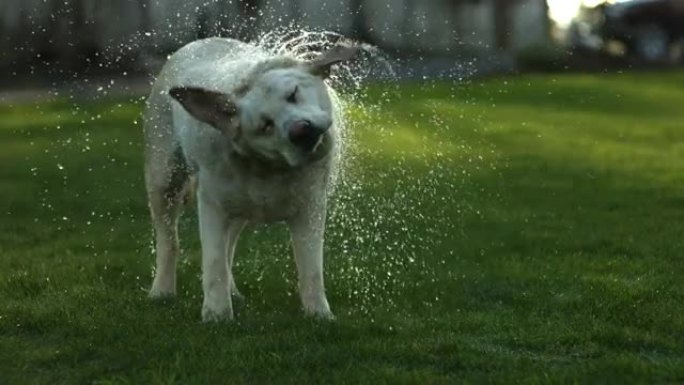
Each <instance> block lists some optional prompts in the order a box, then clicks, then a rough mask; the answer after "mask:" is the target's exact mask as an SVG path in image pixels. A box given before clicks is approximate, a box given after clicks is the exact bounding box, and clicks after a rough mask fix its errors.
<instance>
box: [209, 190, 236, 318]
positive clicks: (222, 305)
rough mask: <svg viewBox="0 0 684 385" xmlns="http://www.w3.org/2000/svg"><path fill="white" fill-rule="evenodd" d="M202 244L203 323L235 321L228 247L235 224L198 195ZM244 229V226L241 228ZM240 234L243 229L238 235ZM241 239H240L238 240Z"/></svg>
mask: <svg viewBox="0 0 684 385" xmlns="http://www.w3.org/2000/svg"><path fill="white" fill-rule="evenodd" d="M198 197H199V199H198V212H199V226H200V241H201V243H202V289H203V291H204V302H203V304H202V320H203V321H205V322H206V321H218V320H223V319H232V318H233V303H232V300H231V297H230V290H231V286H232V282H231V280H232V278H233V274H232V273H231V272H230V271H229V269H230V268H231V266H230V264H229V263H227V262H228V261H227V260H226V245H227V243H226V242H227V240H228V238H230V234H232V233H233V232H235V231H233V232H231V231H230V229H231V227H235V226H231V222H230V221H229V220H228V218H227V216H226V214H225V212H224V211H223V210H222V208H221V207H217V205H215V204H212V203H210V202H208V201H207V200H206V199H205V198H203V197H202V194H198ZM239 225H240V227H239V228H241V227H242V224H239ZM237 232H239V229H238V231H237ZM235 238H237V237H235Z"/></svg>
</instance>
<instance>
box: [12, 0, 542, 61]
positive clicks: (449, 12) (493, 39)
mask: <svg viewBox="0 0 684 385" xmlns="http://www.w3.org/2000/svg"><path fill="white" fill-rule="evenodd" d="M293 24H296V25H299V26H302V27H304V28H313V29H325V30H333V31H337V32H340V33H342V34H344V35H348V36H351V37H355V38H357V39H359V40H362V41H366V42H369V43H371V44H374V45H377V46H378V47H380V48H381V49H383V50H385V51H386V52H389V53H390V54H391V55H396V56H400V57H441V58H455V57H459V58H467V57H478V56H482V55H485V56H487V55H488V57H506V56H507V55H508V56H510V54H512V53H515V52H516V51H519V50H521V49H524V48H526V47H528V46H532V45H539V44H545V43H547V42H548V39H549V21H548V8H547V4H546V0H385V1H373V0H327V1H326V0H276V1H273V0H241V1H238V0H232V1H231V0H22V1H14V0H2V1H1V2H0V52H2V54H1V55H0V68H5V69H7V68H13V69H14V70H15V71H20V70H22V69H27V68H28V69H35V68H37V66H46V67H50V66H52V67H54V68H70V69H74V70H77V69H79V68H81V67H83V66H89V67H93V66H95V67H98V66H99V67H103V68H104V67H109V68H114V67H127V66H128V67H130V66H133V67H137V68H139V69H142V68H144V67H146V66H148V65H149V63H150V62H151V61H150V60H148V59H149V58H150V57H153V56H155V55H165V54H167V53H169V52H172V51H173V50H175V49H176V48H178V47H180V46H181V45H183V44H185V43H187V42H189V41H191V40H193V39H196V38H198V37H205V36H216V35H220V36H233V37H238V38H242V39H250V38H254V37H255V36H257V35H258V34H259V33H260V32H263V31H268V30H271V29H273V28H276V27H282V26H287V25H293Z"/></svg>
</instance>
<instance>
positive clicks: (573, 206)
mask: <svg viewBox="0 0 684 385" xmlns="http://www.w3.org/2000/svg"><path fill="white" fill-rule="evenodd" d="M683 85H684V72H670V73H661V74H629V73H628V74H615V75H544V76H522V77H516V78H502V79H490V80H485V81H477V82H474V83H472V84H446V83H436V84H429V85H425V84H423V85H419V84H413V85H411V84H406V85H401V86H398V87H396V86H392V88H390V89H389V92H387V89H384V88H382V87H381V86H374V87H372V88H371V89H370V90H369V93H368V95H367V96H366V99H365V100H366V102H365V105H366V107H364V108H361V107H359V105H358V104H357V105H353V106H352V107H351V108H352V112H351V115H352V118H353V120H354V122H355V123H354V124H353V126H352V127H351V128H350V132H351V135H350V136H351V139H350V143H351V145H350V146H349V151H348V154H349V157H348V159H349V160H348V163H347V166H346V168H345V173H344V175H343V178H342V182H340V184H339V186H338V189H337V196H336V201H335V203H334V205H333V207H332V214H331V218H330V223H329V225H328V231H327V238H326V239H327V244H326V280H327V288H328V295H329V299H330V301H331V305H332V307H333V311H334V312H335V313H336V315H337V317H338V320H337V321H336V322H334V323H328V322H320V321H316V320H311V319H307V318H305V317H304V316H303V315H302V312H301V311H300V308H299V302H298V298H297V294H296V282H295V270H294V265H293V261H292V258H291V254H290V251H289V246H288V235H287V232H286V231H285V228H284V227H283V226H282V225H276V226H256V227H252V228H249V229H248V231H246V232H245V233H244V235H243V238H242V239H241V243H240V244H239V247H238V250H237V254H236V261H237V266H236V267H235V270H236V279H237V282H238V285H239V286H240V288H241V290H242V292H243V293H244V294H245V295H246V296H247V301H246V302H245V303H243V304H241V305H239V306H238V308H237V320H236V321H234V322H232V323H223V324H202V323H201V322H200V307H201V287H200V280H199V274H200V263H199V241H198V235H197V230H196V228H197V222H196V218H195V215H194V210H193V209H192V208H188V210H186V215H185V216H184V217H183V219H182V223H181V232H182V243H183V248H184V252H183V254H184V255H183V257H182V260H181V261H180V263H179V277H178V282H179V296H178V298H176V299H174V300H169V301H166V302H164V303H155V302H150V301H149V300H148V299H147V298H146V292H145V290H146V289H147V288H148V287H149V286H150V284H151V281H152V280H151V272H152V264H153V260H154V257H153V255H152V233H151V228H150V225H149V221H148V212H147V208H146V202H145V194H144V190H143V187H142V147H141V128H140V123H139V121H137V119H138V117H139V114H140V110H141V102H140V101H139V99H136V100H137V101H136V100H134V101H131V100H129V99H105V100H99V101H77V102H74V101H69V100H68V99H64V100H61V101H56V102H49V103H47V102H46V103H41V104H37V105H33V104H23V105H15V106H8V105H4V106H0V143H1V144H0V148H1V149H2V150H1V151H0V218H2V219H1V220H0V384H62V383H64V384H72V383H75V384H138V383H140V384H224V383H225V384H228V383H230V384H240V383H249V384H273V383H288V384H309V383H323V384H335V383H350V384H355V383H366V384H447V383H448V384H451V383H500V384H508V383H513V382H522V383H607V382H609V383H678V382H684V261H683V260H682V257H683V255H684V168H683V167H684V86H683ZM378 100H383V102H382V103H381V105H380V106H374V105H371V104H374V103H371V101H373V102H375V101H378Z"/></svg>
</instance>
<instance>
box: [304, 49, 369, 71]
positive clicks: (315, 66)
mask: <svg viewBox="0 0 684 385" xmlns="http://www.w3.org/2000/svg"><path fill="white" fill-rule="evenodd" d="M359 51H360V49H359V47H357V46H352V45H346V44H338V45H336V46H334V47H332V48H330V49H329V50H327V51H325V52H323V53H322V54H321V55H320V56H318V57H317V58H315V59H313V60H311V61H309V63H308V66H309V72H311V73H312V74H313V75H316V76H320V77H322V78H327V77H328V76H330V67H331V66H332V65H333V64H337V63H340V62H343V61H347V60H350V59H353V58H354V57H356V55H358V54H359Z"/></svg>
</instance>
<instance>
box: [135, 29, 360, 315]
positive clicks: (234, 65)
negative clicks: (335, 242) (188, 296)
mask: <svg viewBox="0 0 684 385" xmlns="http://www.w3.org/2000/svg"><path fill="white" fill-rule="evenodd" d="M356 53H357V48H355V47H353V46H350V45H337V46H335V47H333V48H332V49H330V50H328V51H325V52H323V53H322V54H320V55H319V56H318V57H316V58H315V59H312V60H310V61H304V60H298V59H295V58H293V57H289V56H272V55H269V54H267V53H266V52H264V51H263V50H261V49H260V48H258V47H256V46H253V45H250V44H246V43H242V42H239V41H236V40H231V39H222V38H210V39H204V40H199V41H196V42H193V43H190V44H188V45H187V46H185V47H183V48H181V49H180V50H179V51H178V52H176V53H175V54H174V55H172V56H171V57H170V58H169V60H168V62H167V63H166V64H165V66H164V67H163V69H162V70H161V72H160V74H159V76H158V78H157V80H156V82H155V84H154V86H153V88H152V92H151V94H150V96H149V99H148V101H147V106H146V109H145V112H144V131H145V184H146V188H147V194H148V199H149V206H150V210H151V213H152V222H153V226H154V230H155V239H156V270H155V277H154V281H153V284H152V288H151V290H150V296H151V297H164V296H170V295H174V294H175V291H176V259H177V257H178V253H179V243H178V230H177V227H178V216H179V212H180V208H181V205H182V202H183V200H184V197H185V196H186V195H187V194H188V192H189V191H190V190H192V189H191V188H190V186H191V185H192V183H193V182H192V181H193V180H194V181H195V183H196V185H197V188H196V197H197V199H196V201H197V205H198V215H199V232H200V241H201V244H202V288H203V292H204V299H203V305H202V319H203V320H205V321H212V320H221V319H231V318H232V317H233V307H232V298H231V295H235V296H239V292H238V290H237V287H236V285H235V281H234V278H233V274H232V265H233V254H234V252H235V245H236V243H237V241H238V237H239V235H240V232H241V230H242V229H243V227H244V226H245V224H247V223H249V222H272V221H285V222H286V223H287V224H288V226H289V228H290V233H291V236H292V245H293V248H294V255H295V261H296V266H297V273H298V279H299V292H300V297H301V301H302V305H303V307H304V311H305V312H306V313H307V314H310V315H314V316H319V317H324V318H332V317H333V315H332V312H331V311H330V306H329V305H328V300H327V299H326V296H325V290H324V285H323V235H324V228H325V218H326V200H327V196H328V195H327V192H328V189H329V185H330V183H329V182H330V181H329V179H330V177H331V172H332V170H333V168H334V167H335V165H334V163H335V161H336V159H337V154H338V147H339V145H338V141H339V132H338V130H339V129H338V127H337V124H336V123H337V122H336V115H337V114H336V113H337V111H336V108H337V107H336V104H335V103H334V98H333V97H332V94H331V93H332V90H331V89H329V88H328V86H327V85H326V84H325V82H324V79H325V78H326V77H327V76H328V75H329V73H330V68H331V66H332V65H334V64H336V63H340V62H342V61H345V60H349V59H351V58H353V57H354V56H355V55H356Z"/></svg>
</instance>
